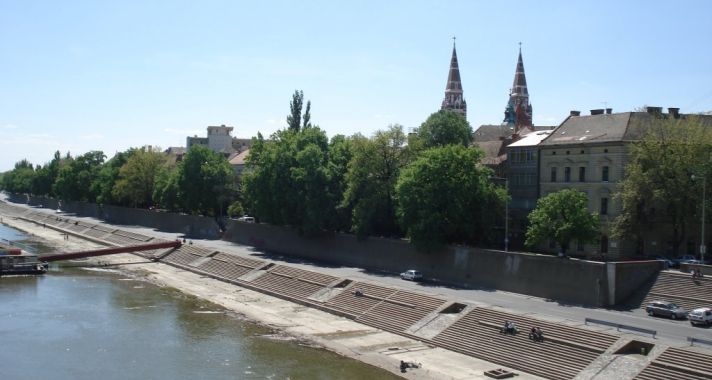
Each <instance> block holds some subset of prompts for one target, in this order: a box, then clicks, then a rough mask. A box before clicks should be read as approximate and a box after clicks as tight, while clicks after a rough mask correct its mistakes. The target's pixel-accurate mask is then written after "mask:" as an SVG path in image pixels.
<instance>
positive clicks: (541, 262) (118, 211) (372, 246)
mask: <svg viewBox="0 0 712 380" xmlns="http://www.w3.org/2000/svg"><path fill="white" fill-rule="evenodd" d="M11 200H12V201H15V202H21V203H29V204H31V205H40V204H41V205H43V206H44V207H48V208H51V209H56V208H58V206H59V205H58V204H57V201H56V200H54V199H50V198H44V197H27V196H25V195H20V196H12V197H11ZM61 209H62V210H63V211H67V212H72V213H76V214H78V215H82V216H92V217H97V218H100V219H103V220H106V221H108V222H110V223H117V224H127V225H141V226H146V227H152V228H156V229H158V230H162V231H168V232H176V233H183V234H186V235H189V236H194V237H201V238H209V239H217V238H219V237H220V229H219V227H218V225H217V223H216V222H215V220H214V219H212V218H207V217H201V216H195V215H184V214H172V213H163V212H155V211H148V210H143V209H133V208H124V207H116V206H100V205H96V204H91V203H85V202H62V204H61ZM222 238H223V239H224V240H228V241H232V242H236V243H240V244H244V245H249V246H253V247H256V248H258V249H261V250H265V251H268V252H273V253H279V254H283V255H287V256H297V257H302V258H308V259H310V260H315V261H321V262H326V263H329V264H335V265H348V266H354V267H359V268H364V269H367V270H374V271H385V272H391V273H399V272H401V271H403V270H406V269H418V270H421V271H422V272H423V273H424V274H425V276H426V277H428V278H431V279H435V280H437V281H439V282H442V283H445V284H455V285H458V286H465V287H484V288H492V289H499V290H505V291H510V292H515V293H522V294H528V295H532V296H537V297H543V298H549V299H553V300H557V301H562V302H567V303H574V304H583V305H589V306H610V305H614V304H617V303H619V302H621V301H624V300H626V299H627V298H628V297H629V296H630V295H631V294H633V292H634V291H635V290H636V289H638V288H639V287H640V286H641V285H643V284H644V283H646V282H647V281H649V280H650V279H651V277H652V276H653V275H654V274H655V273H657V271H659V270H660V269H662V268H661V263H660V262H658V261H652V262H651V261H640V262H617V263H612V262H609V263H601V262H594V261H586V260H577V259H563V258H558V257H554V256H548V255H537V254H530V253H522V252H503V251H496V250H487V249H480V248H471V247H465V246H452V247H447V248H443V249H442V250H441V251H439V252H430V253H424V252H420V251H418V250H416V249H415V248H414V247H413V246H412V245H411V244H410V243H408V242H407V241H405V240H397V239H382V238H368V239H366V240H358V239H357V238H356V237H355V236H354V235H349V234H335V235H333V236H330V237H321V238H312V239H305V238H303V237H301V236H300V235H299V234H298V233H297V232H295V231H293V230H291V229H289V228H286V227H279V226H272V225H268V224H257V223H245V222H240V221H235V220H228V221H227V222H226V231H225V233H224V234H223V235H222Z"/></svg>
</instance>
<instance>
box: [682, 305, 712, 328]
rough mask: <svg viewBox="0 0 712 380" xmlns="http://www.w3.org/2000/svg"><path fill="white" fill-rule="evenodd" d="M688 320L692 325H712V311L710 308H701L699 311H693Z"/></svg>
mask: <svg viewBox="0 0 712 380" xmlns="http://www.w3.org/2000/svg"><path fill="white" fill-rule="evenodd" d="M687 319H689V320H690V324H691V325H693V326H694V325H704V326H709V325H712V309H710V308H709V307H701V308H699V309H695V310H692V311H691V312H690V314H688V315H687Z"/></svg>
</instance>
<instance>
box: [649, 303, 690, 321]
mask: <svg viewBox="0 0 712 380" xmlns="http://www.w3.org/2000/svg"><path fill="white" fill-rule="evenodd" d="M645 311H646V312H648V315H649V316H651V317H654V316H656V315H661V316H663V317H668V318H671V319H685V317H687V310H685V309H683V308H682V307H680V306H678V305H676V304H674V303H672V302H667V301H654V302H651V303H649V304H648V305H647V306H646V307H645Z"/></svg>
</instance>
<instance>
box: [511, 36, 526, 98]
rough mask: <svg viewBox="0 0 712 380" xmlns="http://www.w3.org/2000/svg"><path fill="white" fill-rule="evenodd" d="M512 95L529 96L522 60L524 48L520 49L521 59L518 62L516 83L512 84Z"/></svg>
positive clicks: (515, 75) (515, 74)
mask: <svg viewBox="0 0 712 380" xmlns="http://www.w3.org/2000/svg"><path fill="white" fill-rule="evenodd" d="M512 94H513V95H514V94H517V95H523V96H529V90H527V77H526V75H525V74H524V61H523V60H522V48H521V47H520V48H519V59H518V60H517V69H516V70H515V72H514V83H512Z"/></svg>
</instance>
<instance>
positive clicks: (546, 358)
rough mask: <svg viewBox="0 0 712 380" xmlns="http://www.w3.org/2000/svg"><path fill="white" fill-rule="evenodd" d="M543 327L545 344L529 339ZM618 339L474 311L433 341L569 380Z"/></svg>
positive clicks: (527, 318)
mask: <svg viewBox="0 0 712 380" xmlns="http://www.w3.org/2000/svg"><path fill="white" fill-rule="evenodd" d="M505 321H512V322H515V323H516V324H517V326H518V328H519V333H518V334H516V335H511V334H502V333H500V327H502V326H503V325H504V322H505ZM532 327H539V328H541V330H542V332H543V334H544V341H543V342H534V341H532V340H530V339H529V337H528V332H529V329H530V328H532ZM617 339H618V337H617V336H615V335H610V334H606V333H602V332H597V331H592V330H587V329H583V328H578V327H572V326H567V325H563V324H560V323H554V322H546V321H541V320H538V319H534V318H530V317H526V316H523V315H518V314H512V313H505V312H501V311H497V310H492V309H488V308H482V307H478V308H475V309H474V310H472V311H471V312H469V313H468V314H467V315H465V316H463V317H462V318H461V319H459V320H458V321H457V322H455V323H454V324H452V325H451V326H450V327H448V328H446V329H445V330H444V331H443V332H441V333H440V334H438V335H437V336H435V338H433V339H432V341H433V343H435V344H437V345H438V346H441V347H443V348H446V349H449V350H452V351H457V352H460V353H463V354H465V355H469V356H474V357H476V358H479V359H482V360H486V361H488V362H492V363H495V364H498V365H503V366H507V367H510V368H514V369H517V370H520V371H523V372H526V373H530V374H533V375H537V376H541V377H544V378H547V379H561V380H564V379H572V378H574V377H576V375H577V374H578V373H579V372H581V370H583V369H584V368H586V367H587V366H588V365H589V364H591V362H593V361H594V360H595V359H596V358H597V357H598V356H599V355H600V354H602V353H603V352H604V351H606V349H608V347H610V346H611V345H612V344H613V343H614V342H615V341H616V340H617Z"/></svg>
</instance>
